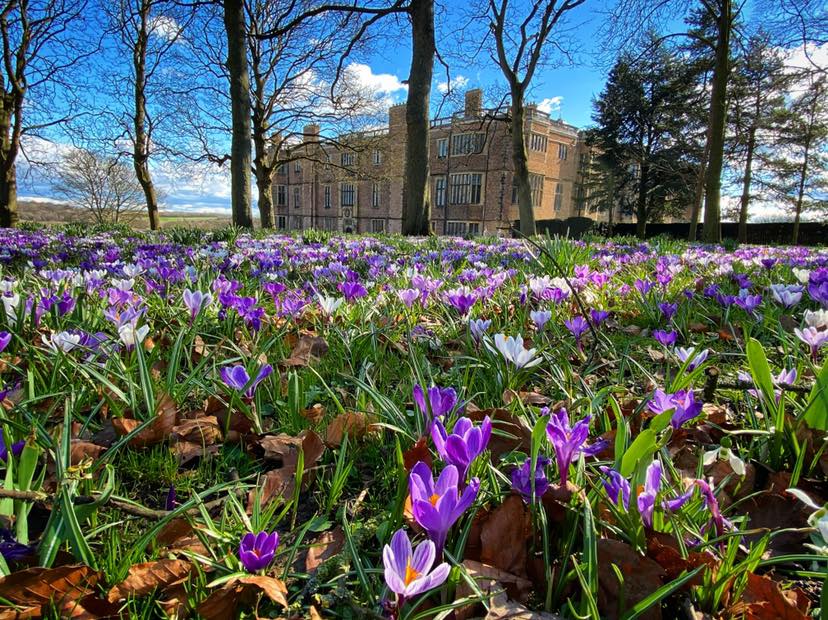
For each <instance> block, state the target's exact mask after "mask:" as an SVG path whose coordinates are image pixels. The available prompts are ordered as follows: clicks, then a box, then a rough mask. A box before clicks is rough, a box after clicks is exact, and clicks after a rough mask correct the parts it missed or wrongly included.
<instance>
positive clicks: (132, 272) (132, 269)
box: [123, 263, 144, 278]
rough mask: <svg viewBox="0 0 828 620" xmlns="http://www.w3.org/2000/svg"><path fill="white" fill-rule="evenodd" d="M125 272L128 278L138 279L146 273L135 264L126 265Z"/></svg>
mask: <svg viewBox="0 0 828 620" xmlns="http://www.w3.org/2000/svg"><path fill="white" fill-rule="evenodd" d="M123 271H124V275H125V276H126V277H127V278H136V277H138V276H140V275H141V274H142V273H144V270H143V269H142V268H141V267H139V266H138V265H135V264H133V263H130V264H129V265H124V268H123Z"/></svg>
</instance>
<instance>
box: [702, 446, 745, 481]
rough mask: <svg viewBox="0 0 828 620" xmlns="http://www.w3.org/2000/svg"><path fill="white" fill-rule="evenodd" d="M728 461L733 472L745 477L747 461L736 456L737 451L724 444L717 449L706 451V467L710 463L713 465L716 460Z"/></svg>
mask: <svg viewBox="0 0 828 620" xmlns="http://www.w3.org/2000/svg"><path fill="white" fill-rule="evenodd" d="M718 460H721V461H727V462H728V463H730V468H731V469H732V470H733V473H734V474H736V475H737V476H740V477H743V476H744V475H745V472H746V469H745V462H744V461H743V460H742V459H740V458H739V457H738V456H736V453H735V452H733V450H731V449H730V448H725V447H724V446H720V447H718V448H716V449H715V450H710V451H708V452H705V453H704V465H705V467H706V466H708V465H712V464H713V463H715V462H716V461H718Z"/></svg>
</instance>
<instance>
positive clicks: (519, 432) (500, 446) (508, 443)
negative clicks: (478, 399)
mask: <svg viewBox="0 0 828 620" xmlns="http://www.w3.org/2000/svg"><path fill="white" fill-rule="evenodd" d="M467 413H468V416H469V417H470V418H471V419H472V420H473V421H475V422H481V421H482V420H483V418H485V417H486V416H489V419H490V420H491V422H492V437H491V439H490V440H489V446H488V447H489V451H490V452H491V455H492V460H493V461H494V460H497V459H499V458H500V457H501V456H502V455H503V454H507V453H509V452H512V451H513V450H520V451H522V452H525V453H527V454H528V453H529V452H530V451H531V449H532V429H531V428H529V425H528V424H527V423H526V422H525V421H524V420H523V418H521V417H520V416H517V415H515V414H514V413H512V412H511V411H509V410H508V409H479V410H477V411H474V412H468V411H467Z"/></svg>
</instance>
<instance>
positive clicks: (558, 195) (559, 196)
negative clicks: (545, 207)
mask: <svg viewBox="0 0 828 620" xmlns="http://www.w3.org/2000/svg"><path fill="white" fill-rule="evenodd" d="M562 208H563V183H557V184H556V185H555V211H556V212H558V211H560V210H561V209H562Z"/></svg>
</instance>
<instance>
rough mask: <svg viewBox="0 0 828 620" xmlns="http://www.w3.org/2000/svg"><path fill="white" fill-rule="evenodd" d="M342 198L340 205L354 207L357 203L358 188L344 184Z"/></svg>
mask: <svg viewBox="0 0 828 620" xmlns="http://www.w3.org/2000/svg"><path fill="white" fill-rule="evenodd" d="M341 193H342V196H341V197H340V201H339V204H340V206H342V207H353V206H354V204H355V203H356V187H355V186H354V184H353V183H343V184H342V192H341Z"/></svg>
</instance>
